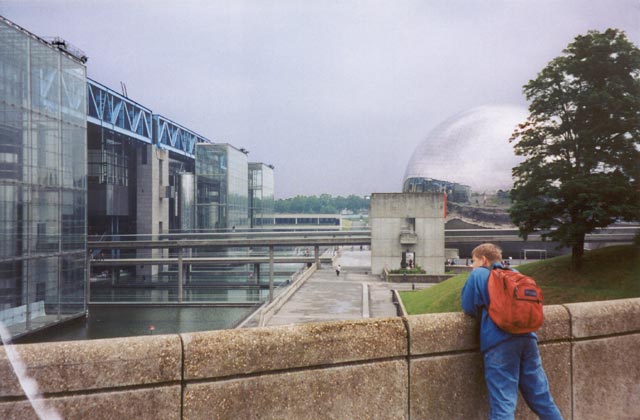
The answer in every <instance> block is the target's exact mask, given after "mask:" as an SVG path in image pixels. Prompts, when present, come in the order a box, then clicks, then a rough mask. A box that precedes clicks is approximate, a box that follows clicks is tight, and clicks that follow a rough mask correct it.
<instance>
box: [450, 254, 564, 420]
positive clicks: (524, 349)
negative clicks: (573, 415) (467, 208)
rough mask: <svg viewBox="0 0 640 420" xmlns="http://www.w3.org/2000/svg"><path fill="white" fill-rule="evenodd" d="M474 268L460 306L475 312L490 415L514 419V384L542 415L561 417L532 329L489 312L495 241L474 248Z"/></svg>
mask: <svg viewBox="0 0 640 420" xmlns="http://www.w3.org/2000/svg"><path fill="white" fill-rule="evenodd" d="M471 256H472V258H473V263H472V267H473V271H472V272H471V273H470V274H469V278H468V279H467V282H466V283H465V285H464V287H463V288H462V295H461V301H462V309H463V310H464V312H465V313H466V314H467V315H471V316H472V317H474V318H476V317H478V316H479V317H480V351H481V352H482V355H483V358H484V378H485V382H486V383H487V388H488V390H489V407H490V418H491V419H513V418H514V412H515V409H516V403H517V399H518V388H520V392H521V393H522V396H523V397H524V399H525V401H526V402H527V405H528V406H529V408H531V410H533V412H535V413H536V414H537V415H538V417H540V418H541V419H553V420H556V419H562V415H561V414H560V411H559V410H558V407H557V406H556V404H555V403H554V401H553V398H552V397H551V393H550V392H549V384H548V382H547V377H546V375H545V373H544V370H543V369H542V362H541V360H540V353H539V352H538V342H537V340H538V337H537V336H536V334H535V333H526V334H510V333H508V332H506V331H503V330H501V329H500V328H499V327H498V326H497V325H496V324H494V322H493V321H492V320H491V318H490V317H489V313H488V312H487V308H488V307H489V303H490V302H489V290H488V288H487V284H488V281H489V273H490V270H491V269H493V268H495V267H502V263H501V261H502V250H501V249H500V248H498V247H497V246H496V245H494V244H482V245H479V246H477V247H476V248H474V250H473V251H472V253H471Z"/></svg>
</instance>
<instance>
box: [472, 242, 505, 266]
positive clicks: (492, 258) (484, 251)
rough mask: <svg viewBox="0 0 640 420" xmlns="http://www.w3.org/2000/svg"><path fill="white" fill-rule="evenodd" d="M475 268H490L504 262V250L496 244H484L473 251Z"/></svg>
mask: <svg viewBox="0 0 640 420" xmlns="http://www.w3.org/2000/svg"><path fill="white" fill-rule="evenodd" d="M471 257H472V258H473V266H474V267H483V266H484V267H488V266H490V265H491V264H493V263H495V262H498V261H502V250H501V249H500V247H499V246H497V245H494V244H482V245H478V246H477V247H475V248H473V251H471Z"/></svg>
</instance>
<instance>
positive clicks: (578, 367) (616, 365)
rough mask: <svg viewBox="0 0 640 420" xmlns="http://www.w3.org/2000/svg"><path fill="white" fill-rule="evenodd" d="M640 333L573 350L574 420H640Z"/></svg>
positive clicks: (581, 344) (587, 343)
mask: <svg viewBox="0 0 640 420" xmlns="http://www.w3.org/2000/svg"><path fill="white" fill-rule="evenodd" d="M638 349H640V334H633V335H626V336H621V337H608V338H601V339H597V340H589V341H581V342H577V343H575V344H574V347H573V400H574V414H573V415H574V417H573V418H574V419H580V420H583V419H585V420H589V419H594V420H595V419H639V418H640V351H639V350H638Z"/></svg>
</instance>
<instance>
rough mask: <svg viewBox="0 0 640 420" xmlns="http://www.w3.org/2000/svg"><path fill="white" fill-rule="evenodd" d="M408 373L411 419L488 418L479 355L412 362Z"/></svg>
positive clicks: (458, 355)
mask: <svg viewBox="0 0 640 420" xmlns="http://www.w3.org/2000/svg"><path fill="white" fill-rule="evenodd" d="M409 372H410V373H409V375H410V378H411V383H410V389H409V398H410V400H411V405H410V418H411V419H412V420H426V419H434V420H436V419H465V420H473V419H486V418H487V417H488V416H487V414H488V413H489V403H488V399H487V389H486V386H485V385H484V377H483V373H482V356H481V355H480V354H479V353H466V354H456V355H447V356H434V357H428V358H418V359H412V360H411V362H410V370H409Z"/></svg>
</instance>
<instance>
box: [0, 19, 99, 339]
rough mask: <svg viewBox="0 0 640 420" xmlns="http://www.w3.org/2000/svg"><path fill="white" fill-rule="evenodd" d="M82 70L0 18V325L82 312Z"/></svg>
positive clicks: (18, 327)
mask: <svg viewBox="0 0 640 420" xmlns="http://www.w3.org/2000/svg"><path fill="white" fill-rule="evenodd" d="M86 138H87V134H86V69H85V66H84V64H82V63H81V62H80V61H79V60H76V59H74V58H72V57H71V56H69V55H67V54H64V53H62V52H60V51H58V50H56V49H54V48H53V47H51V46H50V45H49V44H47V43H46V42H44V41H42V40H40V39H38V38H37V37H35V36H33V35H31V34H29V33H27V32H26V31H24V30H22V29H20V28H18V27H16V26H15V25H13V24H11V23H10V22H8V21H6V20H4V19H2V18H1V17H0V235H1V238H0V321H1V322H3V323H4V324H5V326H7V327H8V328H9V330H10V331H11V333H12V335H13V336H17V335H21V334H23V333H25V332H28V331H30V330H34V329H37V328H40V327H43V326H46V325H49V324H53V323H57V322H59V321H61V320H63V319H66V318H69V317H73V316H76V315H78V314H82V313H84V310H85V293H84V284H85V264H86V262H85V261H86V260H85V258H86V257H85V249H86V205H87V204H86V197H87V187H86V160H87V159H86V154H87V147H86Z"/></svg>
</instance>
